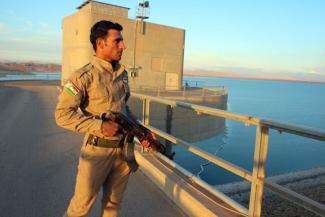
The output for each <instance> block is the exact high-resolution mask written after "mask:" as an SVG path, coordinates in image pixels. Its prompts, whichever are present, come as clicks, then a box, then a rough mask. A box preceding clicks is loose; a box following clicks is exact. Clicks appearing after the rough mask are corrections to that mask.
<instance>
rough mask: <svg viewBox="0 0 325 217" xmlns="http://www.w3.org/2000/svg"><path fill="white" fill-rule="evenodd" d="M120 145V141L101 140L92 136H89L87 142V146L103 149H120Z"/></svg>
mask: <svg viewBox="0 0 325 217" xmlns="http://www.w3.org/2000/svg"><path fill="white" fill-rule="evenodd" d="M122 143H123V142H122V140H109V139H103V138H100V137H98V136H94V135H89V137H88V140H87V144H89V145H93V146H96V147H103V148H120V147H122V145H123V144H122Z"/></svg>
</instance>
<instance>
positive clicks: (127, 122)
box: [107, 112, 175, 160]
mask: <svg viewBox="0 0 325 217" xmlns="http://www.w3.org/2000/svg"><path fill="white" fill-rule="evenodd" d="M107 118H108V119H110V120H111V121H113V122H115V123H117V124H119V125H120V126H121V127H122V128H123V129H122V131H123V133H125V134H130V135H131V136H133V137H134V136H135V137H137V138H138V139H139V140H140V142H142V141H144V140H147V141H148V142H149V144H150V146H149V148H151V149H153V150H155V151H158V152H160V153H162V154H163V155H165V156H166V157H168V158H169V159H171V160H172V159H173V157H174V155H175V153H174V152H173V153H167V152H166V147H165V146H164V145H163V144H162V143H161V142H159V141H158V140H157V139H155V138H154V137H153V136H152V132H151V131H150V130H149V129H147V128H145V127H144V126H142V125H141V124H140V123H139V122H138V121H137V120H135V119H133V118H131V117H128V116H126V115H124V114H123V113H120V112H111V113H110V115H109V116H108V117H107Z"/></svg>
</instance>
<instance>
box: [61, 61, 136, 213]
mask: <svg viewBox="0 0 325 217" xmlns="http://www.w3.org/2000/svg"><path fill="white" fill-rule="evenodd" d="M128 95H129V86H128V84H127V73H126V71H125V69H124V67H123V66H122V65H120V64H116V65H115V67H114V68H113V66H112V65H111V64H110V63H108V62H107V61H104V60H102V59H100V58H97V57H95V56H94V57H93V59H92V61H91V62H90V63H89V64H87V65H85V66H84V67H82V68H81V69H79V70H77V71H76V72H75V73H73V74H72V75H71V76H70V78H69V80H68V82H67V83H66V85H65V86H64V89H63V90H62V92H61V94H60V96H59V100H58V104H57V107H56V110H55V119H56V122H57V124H58V125H59V126H61V127H63V128H66V129H69V130H73V131H77V132H84V133H86V136H85V138H84V142H83V145H82V148H81V153H80V158H79V166H78V174H77V179H76V187H75V193H74V196H73V198H72V200H71V201H70V205H69V207H68V209H67V212H66V214H65V215H66V216H69V217H76V216H78V217H79V216H85V215H86V214H87V213H88V212H89V210H90V208H91V207H92V205H93V203H94V201H95V199H96V197H97V194H98V193H99V191H100V188H101V186H103V199H102V216H105V217H106V216H109V217H113V216H117V215H118V210H119V206H120V203H121V201H122V196H123V192H124V191H125V188H126V185H127V182H128V178H129V174H130V172H131V169H130V167H129V166H128V164H127V163H126V162H125V161H124V160H122V158H121V148H120V147H113V148H112V147H98V146H96V145H93V144H90V143H91V142H90V140H89V138H90V137H92V136H96V138H101V139H106V140H109V141H119V140H120V139H121V136H119V135H116V136H114V137H105V136H104V135H103V134H102V132H101V125H102V120H101V119H100V118H99V117H101V115H102V114H104V113H107V112H109V111H114V112H123V110H124V109H125V106H126V99H127V98H128ZM79 109H80V110H79Z"/></svg>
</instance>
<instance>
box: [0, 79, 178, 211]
mask: <svg viewBox="0 0 325 217" xmlns="http://www.w3.org/2000/svg"><path fill="white" fill-rule="evenodd" d="M58 84H59V83H58V82H41V81H38V82H6V83H3V82H2V83H0V105H1V107H0V123H1V128H0V186H1V187H0V215H1V216H2V217H18V216H19V217H21V216H24V217H44V216H45V217H56V216H61V215H62V214H63V213H64V211H65V209H66V207H67V205H68V203H69V200H70V197H71V196H72V194H73V191H74V182H75V175H76V169H77V161H78V155H79V150H80V146H81V140H82V135H81V134H77V133H73V132H68V131H66V130H64V129H61V128H59V127H57V126H56V125H55V122H54V117H53V112H54V108H55V104H56V100H57V94H58V90H57V88H56V85H58ZM99 199H100V198H99ZM99 209H100V206H99V201H97V202H96V204H95V206H94V207H93V209H92V211H91V213H90V215H89V216H91V217H95V216H99V214H98V213H99ZM121 216H122V217H137V216H139V217H140V216H141V217H170V216H172V217H178V216H184V214H183V213H182V212H181V211H180V210H179V209H178V208H177V207H175V205H173V203H172V202H171V201H170V200H169V199H167V198H166V197H165V196H164V195H163V193H162V192H161V191H160V190H159V189H158V188H157V187H156V186H155V185H154V184H153V183H152V182H151V181H150V180H149V179H147V178H146V177H145V176H144V175H143V174H142V173H141V172H137V173H135V174H133V175H132V176H131V179H130V182H129V185H128V189H127V192H126V195H125V199H124V203H123V207H122V212H121Z"/></svg>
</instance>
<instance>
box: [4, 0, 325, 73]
mask: <svg viewBox="0 0 325 217" xmlns="http://www.w3.org/2000/svg"><path fill="white" fill-rule="evenodd" d="M82 2H83V1H82V0H55V1H40V0H34V1H27V0H19V1H18V0H10V1H9V0H6V1H5V0H4V1H1V2H0V14H1V16H0V60H24V61H40V62H51V63H60V62H61V52H62V50H61V42H62V39H61V38H62V31H61V22H62V18H63V17H64V16H67V15H70V14H72V13H74V12H76V7H77V6H79V5H80V4H82ZM102 2H105V3H110V4H116V5H120V6H125V7H128V8H130V11H129V18H134V17H135V9H136V6H137V4H138V2H139V1H138V0H120V1H116V0H102ZM148 21H149V22H152V23H158V24H163V25H168V26H175V27H178V28H182V29H185V30H186V38H185V40H186V42H185V58H184V68H185V70H211V71H232V72H239V73H246V74H247V73H251V74H254V73H265V74H282V73H286V74H290V73H291V74H297V73H298V74H299V73H300V74H301V73H303V74H304V75H306V76H321V77H325V28H324V27H325V0H205V1H185V0H179V1H175V0H174V1H171V0H151V1H150V18H149V20H148Z"/></svg>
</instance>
